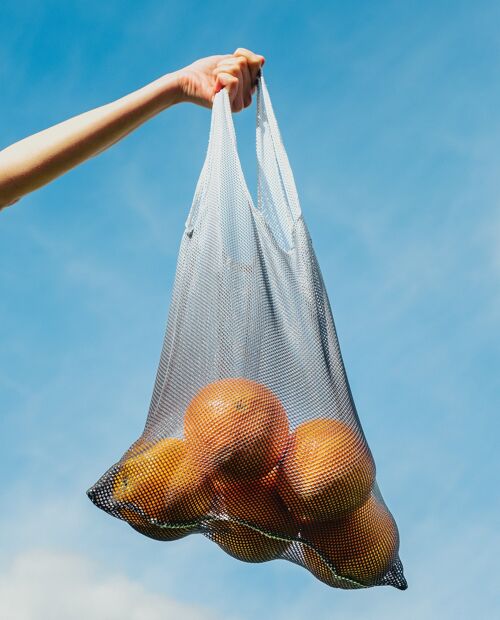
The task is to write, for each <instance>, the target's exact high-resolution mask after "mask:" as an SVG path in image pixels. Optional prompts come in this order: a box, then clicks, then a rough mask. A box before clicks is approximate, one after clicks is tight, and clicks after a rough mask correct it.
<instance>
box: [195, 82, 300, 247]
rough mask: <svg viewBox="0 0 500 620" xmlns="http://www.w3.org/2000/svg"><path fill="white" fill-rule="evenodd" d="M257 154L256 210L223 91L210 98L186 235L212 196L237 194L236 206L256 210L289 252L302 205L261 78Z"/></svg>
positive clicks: (199, 217)
mask: <svg viewBox="0 0 500 620" xmlns="http://www.w3.org/2000/svg"><path fill="white" fill-rule="evenodd" d="M256 150H257V195H258V203H257V207H255V205H254V204H253V200H252V197H251V195H250V192H249V191H248V186H247V184H246V181H245V177H244V174H243V170H242V168H241V162H240V159H239V156H238V148H237V142H236V132H235V129H234V123H233V117H232V112H231V103H230V100H229V95H228V92H227V89H225V88H223V89H222V90H221V91H219V92H218V93H217V94H216V95H215V97H214V102H213V106H212V119H211V124H210V136H209V140H208V148H207V154H206V158H205V162H204V164H203V168H202V171H201V174H200V178H199V180H198V184H197V186H196V191H195V195H194V199H193V204H192V207H191V210H190V213H189V216H188V219H187V221H186V230H187V232H188V234H190V233H192V231H193V229H194V226H195V225H196V223H197V222H198V221H199V220H200V219H201V216H202V213H200V211H202V210H205V209H206V206H204V205H205V203H206V202H207V201H205V200H204V198H205V197H206V196H207V195H208V194H209V193H212V192H216V196H219V197H220V195H221V191H223V190H225V191H233V192H238V193H239V195H240V197H241V198H242V200H238V201H236V203H238V204H239V205H240V206H239V208H240V209H243V206H242V204H241V203H246V206H247V207H248V206H249V205H250V206H251V207H252V208H254V209H255V208H257V210H258V211H259V212H261V213H262V215H263V216H264V219H265V220H266V222H267V224H268V225H269V227H270V228H271V230H272V232H273V234H274V236H275V238H276V240H277V241H278V242H279V244H280V245H281V246H282V247H283V248H284V249H289V248H291V247H292V246H293V239H292V237H293V228H294V225H295V222H296V221H297V219H298V218H299V217H300V215H301V209H300V203H299V198H298V195H297V189H296V186H295V181H294V178H293V173H292V170H291V167H290V163H289V161H288V157H287V154H286V151H285V147H284V145H283V141H282V139H281V134H280V131H279V128H278V123H277V121H276V117H275V114H274V110H273V107H272V104H271V99H270V96H269V92H268V90H267V86H266V83H265V81H264V77H263V76H262V73H261V75H260V77H259V79H258V83H257V119H256ZM208 202H209V201H208ZM235 215H236V214H235ZM240 215H241V216H243V213H241V214H240Z"/></svg>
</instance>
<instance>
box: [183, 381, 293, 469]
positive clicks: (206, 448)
mask: <svg viewBox="0 0 500 620" xmlns="http://www.w3.org/2000/svg"><path fill="white" fill-rule="evenodd" d="M184 433H185V437H186V441H187V442H188V444H189V445H190V446H192V449H193V451H194V452H195V453H196V454H197V457H198V459H199V461H200V463H202V466H203V467H204V468H206V469H207V471H211V472H217V473H218V475H221V476H222V477H223V478H225V479H226V480H228V481H231V480H232V481H244V480H254V479H257V478H260V477H262V476H264V475H266V474H267V473H268V472H269V471H271V469H273V467H275V465H276V464H277V463H278V460H279V458H280V456H281V455H282V454H283V451H284V449H285V446H286V442H287V440H288V419H287V416H286V412H285V410H284V408H283V406H282V405H281V403H280V401H279V399H278V398H277V397H276V396H275V394H273V392H272V391H271V390H269V389H268V388H267V387H265V386H264V385H261V384H259V383H256V382H255V381H250V380H249V379H244V378H238V379H223V380H221V381H216V382H215V383H211V384H209V385H207V386H205V387H204V388H202V389H201V390H200V391H199V392H198V394H197V395H196V396H195V397H194V398H193V400H192V401H191V403H190V404H189V406H188V408H187V410H186V414H185V416H184Z"/></svg>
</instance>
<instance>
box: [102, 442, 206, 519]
mask: <svg viewBox="0 0 500 620" xmlns="http://www.w3.org/2000/svg"><path fill="white" fill-rule="evenodd" d="M113 497H114V499H115V500H116V501H117V502H121V503H130V504H132V505H133V506H135V507H136V508H139V509H140V510H141V511H142V512H143V513H144V515H145V516H146V518H149V519H154V520H155V521H158V522H160V523H162V522H163V523H177V522H180V523H184V522H191V521H196V520H198V519H200V518H201V517H202V516H203V515H204V514H205V513H206V511H207V510H208V509H209V506H210V502H211V495H210V485H209V482H208V481H207V480H206V478H205V477H204V476H202V475H201V472H200V469H199V467H198V466H197V465H195V464H194V463H193V462H192V459H191V458H190V455H189V453H188V451H187V450H186V444H185V442H184V441H183V440H182V439H176V438H170V437H169V438H166V439H161V440H159V441H158V442H157V443H155V444H153V445H151V446H150V447H148V448H147V449H145V450H143V451H142V452H140V453H139V454H137V455H136V456H132V457H131V458H129V459H126V460H125V461H124V462H123V463H122V464H121V466H120V468H119V470H118V472H117V474H116V476H115V480H114V488H113ZM132 512H133V511H132Z"/></svg>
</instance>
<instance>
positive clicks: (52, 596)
mask: <svg viewBox="0 0 500 620" xmlns="http://www.w3.org/2000/svg"><path fill="white" fill-rule="evenodd" d="M0 616H1V617H2V618H9V620H47V619H48V618H50V620H69V619H71V620H88V619H89V618H92V620H123V618H127V620H170V619H171V620H179V619H180V618H182V620H215V615H214V614H212V613H211V612H210V611H209V610H206V609H203V608H201V607H198V606H196V605H190V604H188V603H183V602H179V601H175V600H173V599H170V598H167V597H165V596H162V595H160V594H156V593H154V592H150V591H148V590H147V589H146V588H145V587H144V586H143V585H142V584H140V583H137V582H135V581H133V580H131V579H129V578H128V577H127V576H125V575H123V574H119V573H113V574H109V573H106V572H105V571H104V570H103V569H102V568H101V567H99V566H98V565H97V564H95V563H94V562H92V561H91V560H89V559H88V558H86V557H85V556H83V555H79V554H75V553H68V552H63V551H54V550H40V549H36V550H30V551H24V552H22V553H20V554H18V555H17V556H15V557H14V558H13V559H12V560H11V562H10V563H9V564H8V565H7V566H6V567H5V568H4V569H3V570H2V571H1V572H0Z"/></svg>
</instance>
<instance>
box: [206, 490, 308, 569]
mask: <svg viewBox="0 0 500 620" xmlns="http://www.w3.org/2000/svg"><path fill="white" fill-rule="evenodd" d="M219 493H220V497H219V499H220V502H221V509H222V512H223V514H224V518H220V519H216V520H214V521H213V522H212V523H211V525H210V537H211V538H212V540H214V541H215V542H216V543H217V544H218V545H219V546H220V547H221V548H222V549H224V551H226V553H228V554H229V555H231V556H233V557H234V558H237V559H238V560H242V561H244V562H266V561H268V560H273V559H275V558H277V557H279V556H280V555H282V554H283V553H284V551H285V550H286V549H287V547H288V544H289V543H288V540H287V539H289V538H294V537H297V536H298V528H297V527H296V526H295V525H294V523H293V520H292V519H291V517H290V516H289V514H288V513H287V510H286V508H285V507H284V506H283V505H282V503H281V502H280V500H279V497H278V495H277V494H276V492H275V491H273V489H272V486H271V485H270V483H269V480H263V481H260V480H259V481H255V482H250V483H245V484H234V483H233V484H227V485H225V486H224V487H220V486H219ZM241 521H244V522H245V523H241ZM259 530H260V531H259ZM263 532H265V533H263ZM266 534H267V535H266Z"/></svg>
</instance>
